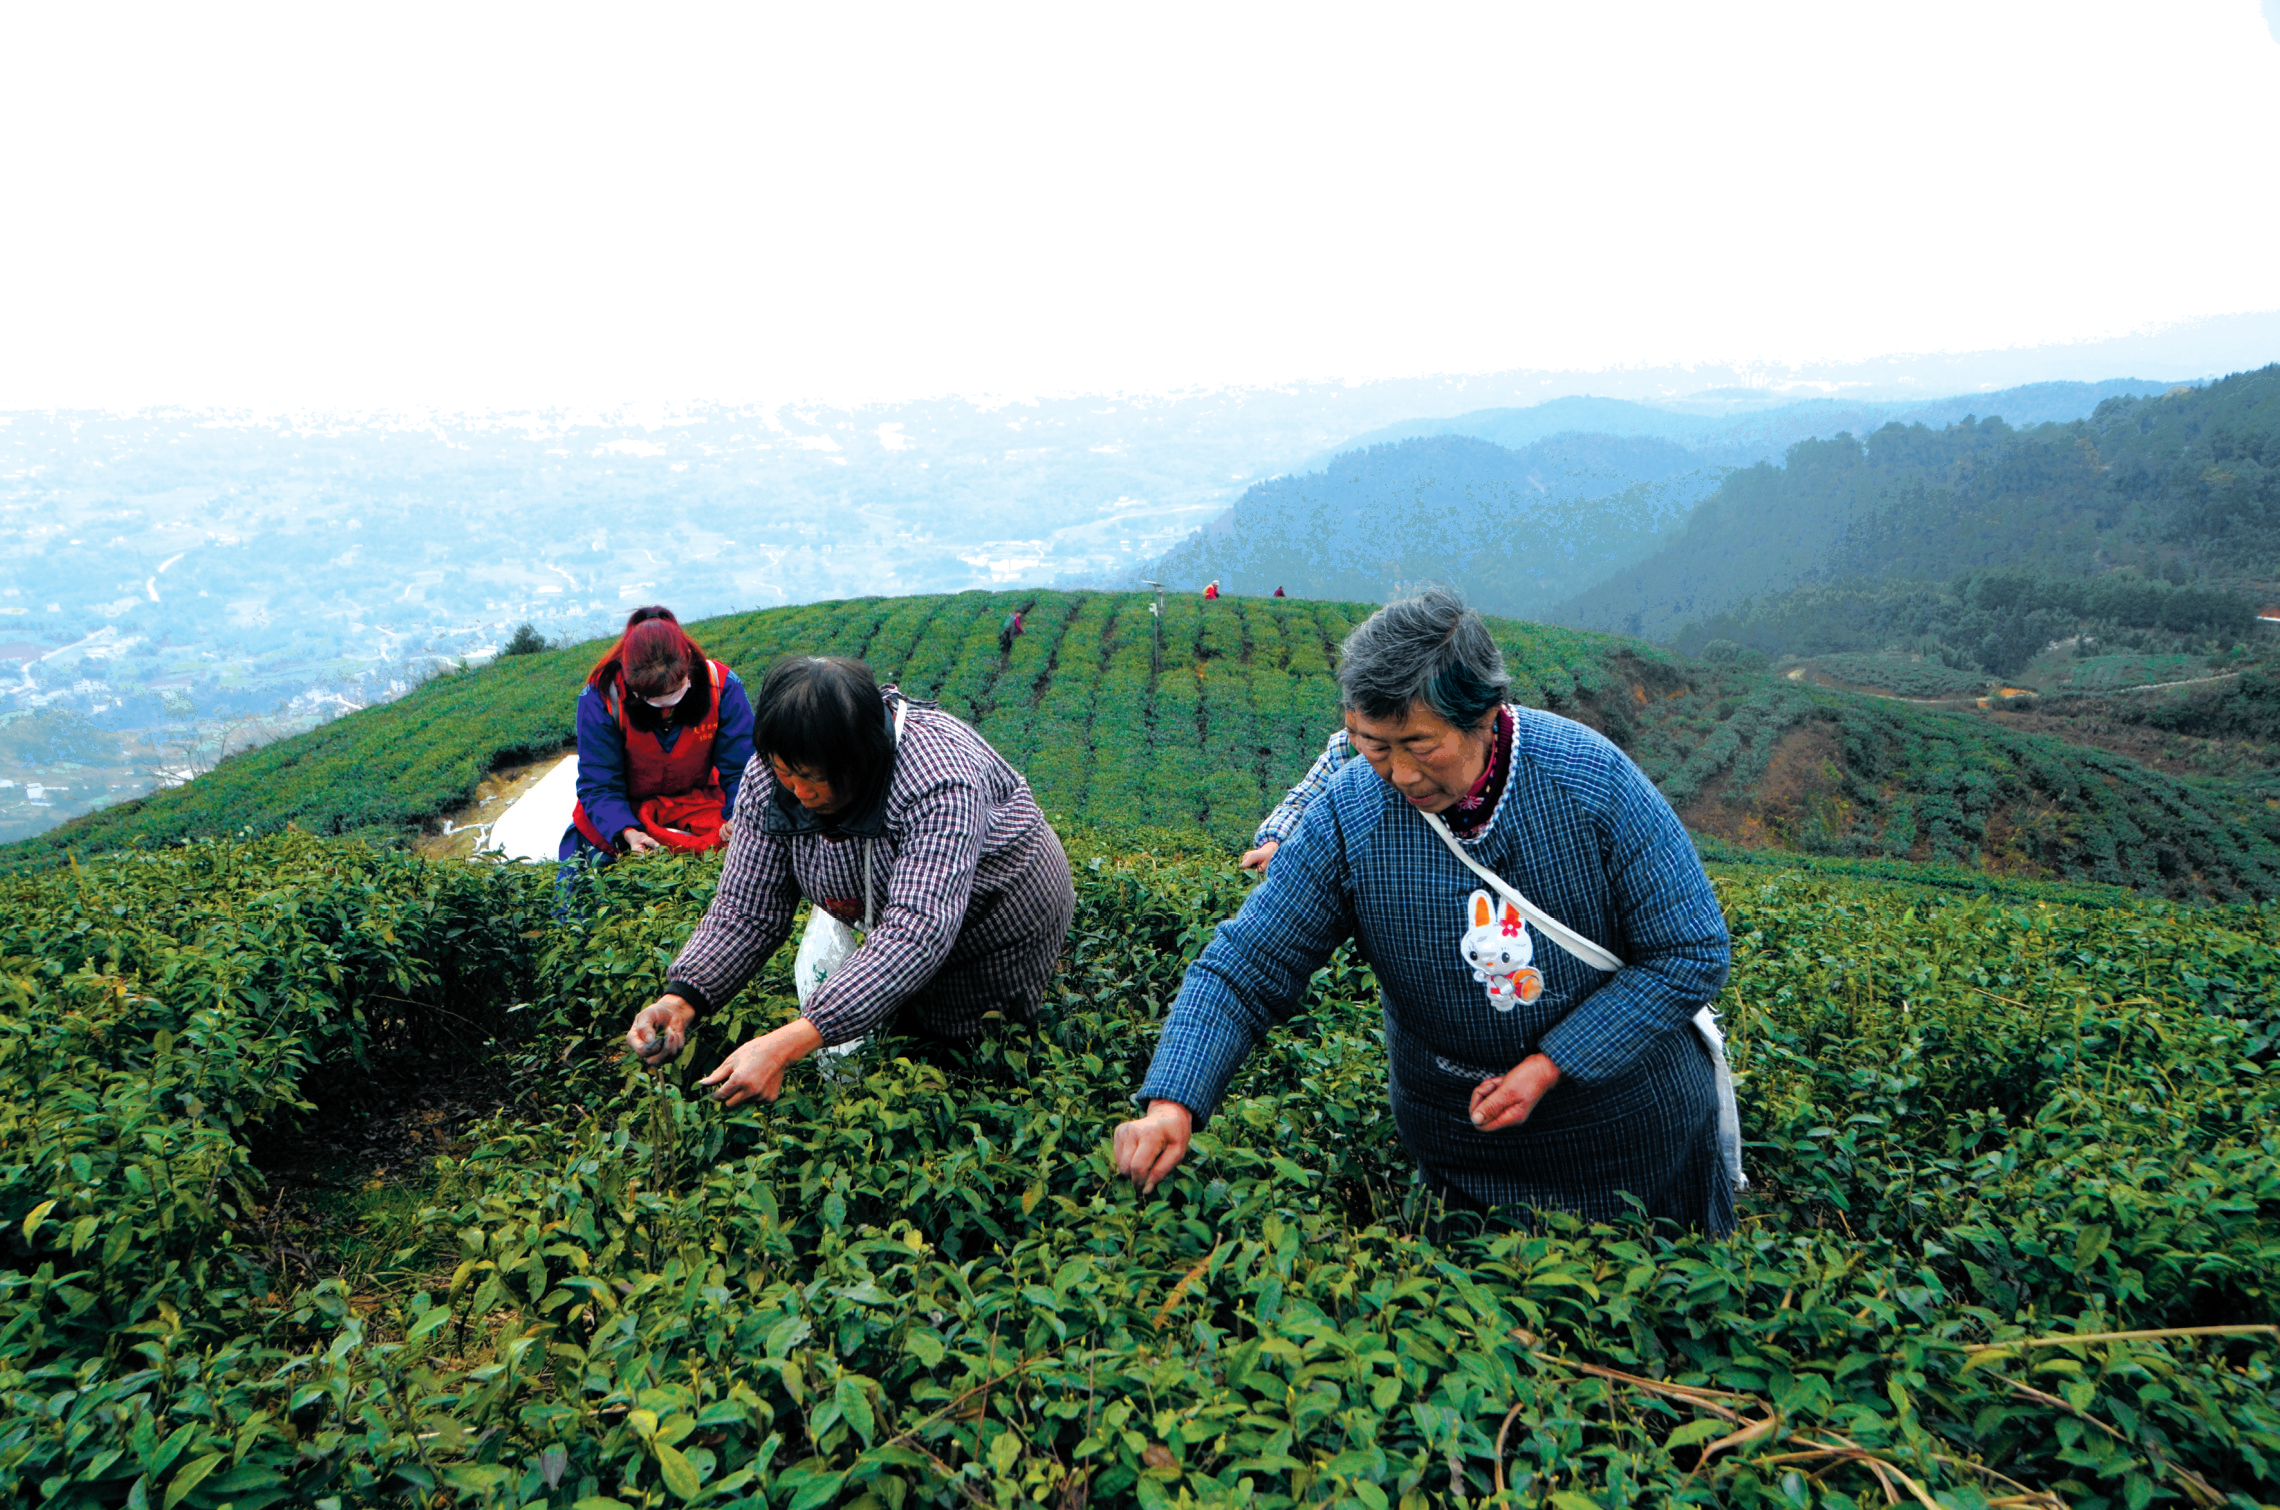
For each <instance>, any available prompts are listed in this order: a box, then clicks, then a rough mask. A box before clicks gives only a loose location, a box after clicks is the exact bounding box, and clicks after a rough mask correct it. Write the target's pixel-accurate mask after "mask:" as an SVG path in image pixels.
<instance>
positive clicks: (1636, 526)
mask: <svg viewBox="0 0 2280 1510" xmlns="http://www.w3.org/2000/svg"><path fill="white" fill-rule="evenodd" d="M2158 391H2160V390H2159V388H2158V386H2157V385H2154V384H2147V383H2140V382H2137V381H2135V380H2116V381H2114V382H2109V383H2042V384H2036V385H2034V386H2032V387H2027V388H2018V389H2012V390H2008V391H2006V392H2003V393H1992V394H1982V395H1971V396H1965V397H1961V398H1955V399H1941V400H1937V401H1931V402H1918V403H1908V404H1891V403H1886V404H1872V403H1865V402H1845V401H1838V400H1831V399H1817V400H1811V401H1806V402H1800V403H1787V404H1775V405H1772V406H1770V407H1769V406H1766V405H1763V404H1759V403H1754V402H1751V401H1750V400H1749V397H1748V395H1743V396H1742V397H1740V398H1734V399H1713V400H1706V401H1703V402H1700V403H1696V404H1693V405H1683V404H1673V405H1670V406H1665V407H1654V406H1649V405H1646V404H1637V403H1631V402H1628V401H1626V400H1621V399H1593V398H1568V399H1555V400H1552V401H1550V402H1547V403H1544V404H1540V405H1537V406H1535V407H1533V408H1527V409H1488V410H1481V411H1479V412H1477V413H1474V414H1469V415H1461V416H1459V417H1458V418H1456V419H1453V420H1418V421H1415V422H1411V423H1406V424H1402V425H1395V426H1390V427H1388V428H1386V429H1384V430H1378V431H1373V432H1371V433H1370V434H1369V435H1366V436H1363V437H1361V438H1360V439H1359V440H1358V441H1357V442H1356V444H1355V445H1354V447H1352V448H1349V449H1348V450H1346V451H1344V452H1341V453H1340V454H1338V455H1335V456H1328V457H1319V458H1317V459H1316V460H1315V461H1313V462H1311V463H1309V464H1308V465H1307V466H1306V467H1305V468H1304V469H1302V470H1301V471H1300V472H1299V473H1296V474H1293V475H1289V476H1282V477H1275V478H1271V479H1269V480H1267V481H1264V482H1261V483H1257V484H1255V485H1254V486H1252V487H1251V488H1250V489H1249V490H1248V491H1246V492H1245V493H1244V494H1243V496H1242V497H1241V498H1239V499H1237V500H1236V502H1235V505H1234V507H1232V508H1231V509H1229V510H1228V511H1227V512H1226V513H1225V514H1223V515H1221V516H1220V517H1219V518H1218V519H1216V520H1215V521H1213V522H1212V523H1211V524H1210V525H1208V526H1206V527H1205V528H1204V529H1202V530H1199V531H1197V532H1196V533H1195V534H1194V535H1191V536H1189V537H1188V538H1187V539H1186V540H1184V541H1182V542H1181V543H1180V544H1179V545H1177V546H1175V547H1174V548H1173V549H1172V550H1170V551H1169V552H1167V553H1166V554H1165V555H1164V556H1162V557H1160V558H1159V559H1158V560H1157V561H1156V563H1155V564H1154V565H1153V566H1152V567H1149V568H1147V569H1146V571H1145V572H1144V573H1143V575H1146V576H1151V577H1153V578H1155V579H1156V580H1160V581H1164V582H1168V583H1170V584H1172V585H1173V586H1175V587H1195V586H1201V585H1202V584H1203V583H1204V582H1207V581H1210V580H1212V579H1213V578H1217V579H1219V580H1220V581H1221V582H1222V584H1223V585H1224V586H1225V587H1227V588H1228V589H1229V590H1232V591H1238V592H1261V593H1264V592H1271V591H1273V589H1274V588H1275V587H1276V586H1278V585H1279V586H1284V587H1288V588H1293V589H1295V590H1298V591H1302V592H1304V593H1306V594H1308V595H1309V596H1316V597H1353V598H1363V599H1371V598H1382V597H1383V596H1384V595H1385V594H1386V593H1388V592H1389V591H1392V590H1394V588H1395V587H1396V585H1397V584H1399V583H1401V582H1404V581H1416V580H1419V579H1421V578H1430V579H1432V580H1436V581H1443V582H1450V583H1454V584H1455V585H1457V586H1459V587H1462V588H1463V589H1464V590H1465V591H1466V592H1467V593H1468V594H1469V595H1470V596H1471V597H1472V599H1473V601H1475V602H1476V603H1479V604H1480V605H1481V606H1483V607H1484V608H1488V609H1491V610H1494V611H1497V612H1504V613H1515V614H1525V615H1530V616H1534V617H1544V616H1546V615H1545V605H1546V603H1547V602H1560V601H1564V600H1566V599H1570V598H1573V597H1575V596H1576V595H1577V594H1579V593H1583V592H1585V591H1587V590H1589V589H1591V588H1592V587H1594V586H1595V585H1598V584H1600V583H1603V582H1606V581H1608V580H1609V579H1610V578H1618V579H1619V578H1624V577H1627V576H1628V575H1630V569H1631V568H1634V567H1635V566H1636V565H1637V564H1638V563H1641V562H1643V561H1645V560H1647V559H1648V558H1649V557H1650V556H1651V555H1652V554H1653V553H1654V552H1655V551H1656V550H1657V549H1658V548H1659V547H1663V546H1668V545H1669V544H1670V543H1671V539H1672V533H1673V531H1674V530H1675V529H1676V528H1677V527H1678V526H1679V525H1680V524H1681V523H1682V522H1684V521H1685V520H1686V518H1687V515H1688V511H1689V510H1691V509H1693V508H1694V507H1695V506H1696V505H1697V504H1698V503H1700V502H1701V501H1702V500H1703V499H1705V498H1709V497H1711V496H1712V495H1713V493H1714V491H1715V490H1716V488H1717V485H1718V482H1719V479H1720V477H1721V476H1722V475H1723V474H1724V473H1725V472H1726V470H1727V469H1728V468H1730V467H1734V466H1750V465H1752V464H1756V463H1766V462H1769V461H1771V460H1772V459H1773V458H1776V457H1779V456H1780V455H1781V454H1782V453H1783V450H1784V448H1790V447H1793V446H1794V445H1796V444H1797V443H1799V442H1801V441H1804V440H1807V439H1811V438H1814V437H1836V436H1839V435H1849V434H1851V433H1854V432H1859V433H1866V432H1868V431H1869V430H1871V429H1872V428H1874V427H1875V426H1876V425H1878V424H1880V423H1883V422H1885V421H1887V420H1891V419H1894V418H1895V417H1900V418H1919V419H1929V420H1930V421H1931V422H1933V423H1945V422H1946V421H1948V420H1951V419H1958V418H1962V417H1965V416H1968V415H1970V414H1972V413H1975V412H1976V413H1980V414H1985V413H1989V412H1990V411H1991V410H1992V409H1998V408H2009V409H2011V410H2012V411H2013V412H2014V413H2016V414H2018V415H2020V416H2023V417H2024V418H2025V419H2027V420H2034V421H2039V420H2043V419H2046V418H2052V417H2058V418H2064V419H2069V420H2073V419H2080V418H2082V417H2084V416H2085V415H2088V414H2089V413H2090V412H2091V411H2092V409H2093V408H2094V407H2095V406H2096V405H2097V404H2099V403H2100V402H2102V401H2105V400H2108V399H2112V398H2115V397H2123V396H2128V395H2131V394H2138V393H2145V392H2158ZM1977 428H1978V426H1977V425H1976V423H1975V424H1974V430H1975V432H1976V430H1977ZM1988 428H1989V434H1990V436H1999V435H2008V434H2009V430H2008V427H2006V426H2004V425H2003V424H2002V423H2001V422H1999V421H1991V422H1989V427H1988ZM1845 444H1849V442H1846V443H1844V444H1839V443H1836V442H1833V441H1832V445H1834V446H1835V450H1836V452H1842V451H1843V450H1844V445H1845ZM1496 448H1503V449H1502V450H1501V451H1499V450H1498V449H1496ZM1856 449H1857V448H1856ZM1832 454H1835V452H1833V453H1832ZM1810 462H1811V458H1810V457H1808V458H1807V464H1808V465H1809V464H1810ZM1797 464H1798V463H1797V462H1796V460H1795V458H1794V457H1793V459H1792V465H1793V466H1794V465H1797ZM1766 470H1767V471H1768V472H1773V471H1774V469H1772V468H1771V467H1767V468H1766ZM1774 475H1776V476H1777V477H1778V476H1780V475H1781V474H1779V473H1774ZM1731 486H1733V485H1732V484H1731V483H1729V487H1731ZM1826 533H1827V531H1826V530H1824V531H1823V532H1822V533H1821V534H1815V533H1813V532H1812V531H1810V530H1808V531H1807V532H1806V534H1805V535H1804V536H1803V537H1801V538H1799V539H1797V540H1795V541H1792V542H1783V543H1781V544H1780V546H1779V548H1777V549H1776V551H1775V552H1774V553H1773V555H1772V556H1770V557H1769V558H1767V559H1763V560H1755V559H1753V560H1752V561H1751V562H1749V563H1747V564H1748V565H1749V566H1750V567H1751V568H1753V569H1754V570H1755V571H1756V572H1757V575H1756V576H1753V577H1750V578H1749V583H1748V585H1749V588H1750V590H1752V591H1755V590H1758V589H1759V588H1760V587H1761V586H1762V585H1763V584H1764V583H1775V584H1786V583H1788V582H1790V581H1793V580H1797V579H1798V573H1799V572H1800V571H1801V570H1806V569H1809V567H1810V566H1811V564H1812V563H1814V562H1816V561H1818V560H1819V559H1820V557H1821V555H1822V554H1824V553H1825V552H1826V550H1827V548H1828V546H1829V543H1830V541H1829V540H1828V539H1827V538H1823V537H1824V535H1826ZM1735 564H1736V563H1732V562H1725V563H1722V567H1721V569H1722V570H1728V571H1730V570H1731V569H1732V568H1733V567H1734V566H1735ZM1591 627H1595V628H1604V627H1607V626H1606V625H1604V624H1601V623H1598V622H1596V621H1594V623H1593V624H1592V625H1591Z"/></svg>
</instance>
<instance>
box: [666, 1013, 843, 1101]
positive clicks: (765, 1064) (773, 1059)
mask: <svg viewBox="0 0 2280 1510" xmlns="http://www.w3.org/2000/svg"><path fill="white" fill-rule="evenodd" d="M822 1047H823V1035H822V1034H821V1033H819V1032H817V1031H816V1028H815V1024H814V1023H812V1022H809V1021H808V1020H807V1019H806V1018H804V1017H802V1018H800V1019H799V1020H798V1021H796V1022H788V1023H786V1024H784V1025H783V1026H782V1027H780V1028H778V1029H776V1031H775V1032H773V1033H764V1034H762V1035H761V1036H760V1037H758V1038H755V1039H753V1040H752V1041H751V1042H750V1043H747V1044H745V1045H744V1046H743V1047H742V1048H739V1049H737V1050H736V1051H735V1052H734V1053H732V1054H730V1055H729V1056H728V1057H727V1058H726V1059H723V1060H722V1061H721V1062H720V1068H718V1069H716V1070H714V1071H713V1072H712V1073H711V1074H709V1075H707V1076H705V1078H704V1079H702V1080H700V1081H698V1082H697V1083H698V1084H699V1085H703V1086H709V1087H711V1088H712V1093H713V1099H714V1100H715V1101H718V1102H719V1103H721V1105H723V1106H742V1105H743V1104H744V1103H745V1102H747V1101H750V1100H751V1099H752V1098H753V1097H755V1096H757V1097H759V1098H760V1099H761V1100H763V1101H773V1100H775V1099H776V1098H777V1097H778V1096H780V1095H782V1094H783V1090H784V1071H786V1070H788V1069H790V1068H791V1067H792V1066H793V1065H795V1064H798V1063H799V1062H800V1061H801V1060H802V1059H805V1058H807V1056H808V1055H810V1054H812V1053H814V1052H815V1051H816V1050H817V1049H820V1048H822Z"/></svg>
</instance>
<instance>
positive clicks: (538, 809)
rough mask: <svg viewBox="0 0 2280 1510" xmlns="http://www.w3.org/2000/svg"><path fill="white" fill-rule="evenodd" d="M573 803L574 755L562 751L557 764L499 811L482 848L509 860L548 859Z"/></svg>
mask: <svg viewBox="0 0 2280 1510" xmlns="http://www.w3.org/2000/svg"><path fill="white" fill-rule="evenodd" d="M577 805H578V757H577V756H575V755H565V756H563V757H562V762H561V764H559V765H557V766H555V768H554V769H553V770H551V771H548V772H547V773H546V774H545V775H544V776H541V777H540V778H539V779H538V784H537V785H536V786H534V787H532V788H531V789H530V790H529V791H527V792H525V793H523V794H522V795H521V796H520V797H517V798H516V799H515V800H514V802H513V803H511V804H510V805H509V806H508V808H507V810H506V811H505V812H503V813H501V814H499V816H498V818H497V819H496V820H495V821H494V822H493V823H492V824H491V837H490V838H489V839H488V840H487V841H485V843H484V845H483V849H484V851H485V852H486V853H489V854H501V855H505V856H506V857H507V858H508V859H510V860H545V861H551V860H553V859H554V857H555V856H556V855H557V854H558V853H560V851H561V849H562V831H563V830H564V829H566V828H568V827H569V826H570V810H571V809H572V808H574V807H576V806H577Z"/></svg>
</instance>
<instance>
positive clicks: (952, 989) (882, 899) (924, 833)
mask: <svg viewBox="0 0 2280 1510" xmlns="http://www.w3.org/2000/svg"><path fill="white" fill-rule="evenodd" d="M775 801H776V780H775V773H774V772H773V771H772V770H770V769H769V768H768V766H767V765H766V763H765V762H762V761H754V762H753V764H752V766H751V767H750V768H749V769H748V770H747V772H746V775H745V781H744V789H743V791H742V793H741V794H740V795H739V796H738V799H737V823H736V831H735V834H734V836H733V837H732V839H731V840H730V843H729V848H728V859H727V861H726V863H725V864H723V865H722V867H721V876H720V886H719V889H718V890H717V891H715V892H714V894H713V902H712V906H711V907H710V908H709V909H708V910H707V911H706V913H705V917H704V921H703V922H701V923H699V924H698V925H697V930H696V932H695V933H693V934H692V935H690V938H689V942H688V944H687V946H686V947H684V948H683V949H682V951H681V953H680V956H679V957H678V958H676V959H675V960H674V961H673V966H672V971H671V976H672V979H673V981H674V982H675V983H676V984H684V985H686V986H687V987H689V988H690V989H691V990H692V991H694V992H695V993H696V994H698V995H701V996H703V997H704V998H705V1003H703V1004H705V1005H718V1004H720V1003H723V1002H726V1001H727V1000H728V999H729V998H730V997H732V996H734V995H735V994H736V993H737V992H738V991H739V990H741V989H742V988H743V986H744V984H745V983H746V982H747V981H749V980H750V979H751V978H752V976H753V974H754V973H755V972H756V971H757V970H758V969H759V968H760V966H761V965H762V964H763V963H764V962H765V961H766V960H767V958H768V956H769V955H770V954H771V953H773V952H774V951H775V949H776V948H777V947H778V946H779V945H780V944H782V942H783V941H784V938H785V936H786V935H787V934H788V933H789V932H790V929H791V920H792V914H793V911H794V909H795V908H796V907H797V906H798V903H799V899H800V898H801V897H802V896H805V897H807V898H809V899H810V900H812V901H815V902H817V903H818V904H820V905H823V906H825V907H827V908H840V909H845V910H843V911H841V912H840V914H839V915H840V916H842V917H848V916H850V915H853V916H860V913H861V907H862V897H863V893H864V887H865V879H864V864H863V854H864V848H865V843H866V841H865V840H864V839H862V838H860V837H857V836H854V835H846V836H842V837H839V838H830V837H826V836H824V835H821V834H817V833H812V832H811V833H781V832H770V831H769V825H768V824H767V822H766V821H764V820H765V817H766V815H767V809H768V806H769V805H770V804H772V803H774V802H775ZM872 860H873V872H872V881H873V884H875V885H876V887H877V891H876V893H875V896H876V898H877V909H878V910H877V912H876V914H875V919H874V922H873V925H872V927H871V930H870V932H869V933H868V934H867V935H866V936H865V937H864V940H863V942H862V945H861V946H860V947H859V948H857V949H855V950H854V951H853V952H851V953H850V954H849V955H848V956H847V957H846V959H844V960H843V961H841V962H840V964H839V966H838V967H837V968H836V969H834V970H833V971H832V972H831V974H830V976H829V977H828V978H827V979H826V980H825V981H824V982H823V983H822V984H821V985H820V986H818V987H817V988H816V990H815V991H814V992H813V993H812V994H811V995H810V996H809V997H808V1000H807V1005H806V1009H805V1011H806V1016H807V1019H808V1021H809V1022H811V1023H813V1024H814V1025H815V1028H816V1031H817V1032H819V1033H821V1034H822V1035H823V1041H824V1042H825V1043H826V1044H836V1043H845V1042H848V1041H849V1040H851V1039H855V1038H860V1037H862V1036H863V1035H865V1034H866V1033H869V1032H871V1031H872V1030H873V1029H875V1028H877V1027H879V1026H880V1025H881V1024H883V1023H884V1022H886V1021H887V1019H888V1018H890V1017H897V1016H898V1014H899V1015H900V1019H901V1022H902V1026H904V1027H906V1028H908V1029H910V1030H912V1031H915V1032H920V1033H924V1034H928V1035H931V1036H934V1037H937V1038H945V1039H952V1040H956V1041H959V1042H966V1041H970V1040H972V1039H973V1038H975V1037H977V1036H978V1035H980V1034H981V1033H983V1032H986V1031H987V1030H988V1028H989V1024H990V1022H991V1021H992V1020H993V1019H1005V1020H1012V1021H1023V1022H1026V1021H1029V1020H1030V1019H1032V1018H1033V1017H1034V1016H1035V1014H1036V1008H1037V1003H1038V1001H1039V1000H1040V999H1041V998H1042V996H1043V994H1044V990H1045V986H1046V983H1047V981H1048V980H1049V979H1050V978H1051V976H1052V971H1053V965H1054V961H1055V960H1056V959H1057V958H1058V957H1059V955H1060V951H1061V946H1062V944H1063V943H1064V942H1065V941H1066V939H1067V937H1068V931H1069V921H1070V916H1071V913H1072V912H1073V910H1074V908H1075V906H1076V893H1075V890H1074V888H1073V887H1072V886H1071V884H1070V880H1069V862H1068V857H1067V855H1065V854H1064V853H1063V852H1062V849H1061V843H1060V840H1059V839H1058V838H1057V837H1055V835H1054V833H1053V830H1052V829H1051V827H1049V826H1048V825H1047V824H1046V822H1045V815H1044V814H1043V813H1041V812H1039V811H1038V810H1037V803H1036V800H1035V798H1034V797H1032V796H1031V794H1030V791H1029V785H1028V783H1027V782H1025V781H1023V780H1022V779H1021V776H1020V774H1019V773H1017V772H1016V771H1014V769H1013V768H1012V767H1011V766H1009V765H1007V764H1006V763H1005V761H1004V760H1003V759H1002V758H1001V757H1000V756H999V755H998V753H997V752H996V751H995V750H993V749H991V748H990V747H989V745H988V743H987V742H986V741H984V740H983V739H982V737H981V736H980V735H979V734H976V733H975V732H974V731H973V730H972V729H971V728H969V727H967V726H966V725H965V724H963V723H961V722H960V721H959V720H957V719H955V718H953V717H951V716H950V715H949V714H947V713H943V712H941V711H939V710H936V709H928V708H915V709H914V710H913V711H912V712H911V714H910V716H909V721H908V724H907V726H906V728H905V730H904V737H903V740H902V743H901V746H900V747H899V748H898V749H897V751H896V753H895V769H894V776H893V778H892V780H891V781H890V783H889V785H888V790H887V799H886V809H885V816H884V820H883V825H882V832H881V833H880V834H879V836H878V838H877V840H876V849H875V852H874V854H873V857H872Z"/></svg>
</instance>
